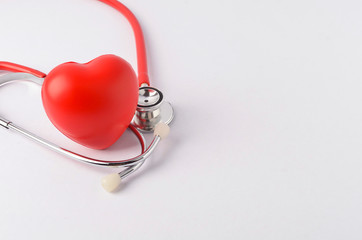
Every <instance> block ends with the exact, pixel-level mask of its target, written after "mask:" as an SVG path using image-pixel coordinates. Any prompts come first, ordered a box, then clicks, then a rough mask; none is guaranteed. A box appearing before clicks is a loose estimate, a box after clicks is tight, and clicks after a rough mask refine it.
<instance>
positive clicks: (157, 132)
mask: <svg viewBox="0 0 362 240" xmlns="http://www.w3.org/2000/svg"><path fill="white" fill-rule="evenodd" d="M18 76H20V75H18V74H14V73H10V74H7V75H3V76H0V86H2V85H5V84H8V83H11V82H15V81H18V79H12V77H18ZM27 77H28V78H27ZM27 77H26V76H24V77H23V78H22V79H21V80H29V81H30V82H33V83H36V84H38V85H41V83H42V79H40V78H37V77H35V76H33V75H32V76H28V75H27ZM29 77H30V78H29ZM143 92H144V91H143V90H141V91H140V93H141V94H140V99H141V100H140V101H142V100H144V98H143ZM141 96H142V97H141ZM136 114H137V113H136ZM149 116H151V115H149ZM158 116H159V114H158V115H157V116H156V117H157V119H161V118H158ZM169 117H170V116H168V118H169ZM172 119H173V111H172V116H171V120H172ZM152 120H153V119H152V118H150V119H149V121H150V122H154V121H152ZM171 120H170V121H169V123H170V122H171ZM0 126H2V127H4V128H5V129H9V130H12V131H15V132H17V133H20V134H21V135H23V136H25V137H27V138H30V139H31V140H33V141H35V142H37V143H39V144H41V145H43V146H45V147H47V148H49V149H51V150H53V151H55V152H57V153H60V154H62V155H64V156H66V157H68V158H71V159H74V160H77V161H80V162H84V163H88V164H92V165H98V166H106V167H125V169H124V170H123V171H121V172H119V173H116V174H110V175H107V176H106V177H104V178H103V179H102V186H103V188H104V189H105V190H107V191H109V192H112V191H114V190H116V189H117V187H118V185H119V184H120V183H121V179H124V178H126V177H128V176H129V175H130V174H132V173H134V172H135V171H137V170H138V169H139V168H140V167H141V166H142V165H143V163H144V162H145V160H146V159H147V158H148V157H150V155H151V154H152V152H153V151H154V150H155V148H156V147H157V145H158V144H159V142H160V141H161V139H163V138H166V137H167V135H168V133H169V126H168V125H167V124H166V123H163V122H160V121H158V122H157V124H156V125H155V126H154V127H153V130H154V138H153V140H152V142H151V143H150V145H149V146H148V147H147V149H146V140H145V138H144V137H143V135H142V133H141V132H140V131H139V130H138V129H137V128H136V127H135V126H133V125H132V124H131V125H130V126H129V128H130V129H131V130H132V131H133V132H134V133H135V134H136V136H137V137H138V139H139V141H140V143H141V147H142V151H141V154H139V155H138V156H136V157H134V158H130V159H125V160H116V161H108V160H101V159H95V158H90V157H87V156H84V155H81V154H78V153H75V152H72V151H70V150H67V149H65V148H62V147H60V146H58V145H56V144H54V143H52V142H49V141H48V140H45V139H43V138H41V137H39V136H37V135H35V134H34V133H32V132H30V131H28V130H26V129H24V128H21V127H19V126H17V125H15V124H14V123H12V122H11V121H9V120H7V119H5V118H3V117H1V116H0Z"/></svg>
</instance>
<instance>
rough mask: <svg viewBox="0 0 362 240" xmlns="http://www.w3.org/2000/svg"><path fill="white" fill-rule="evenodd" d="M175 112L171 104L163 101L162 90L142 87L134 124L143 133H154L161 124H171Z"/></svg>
mask: <svg viewBox="0 0 362 240" xmlns="http://www.w3.org/2000/svg"><path fill="white" fill-rule="evenodd" d="M173 117H174V111H173V108H172V106H171V104H170V103H169V102H165V101H164V100H163V94H162V92H161V91H160V90H158V89H156V88H153V87H141V88H140V89H139V98H138V104H137V109H136V113H135V116H134V118H133V120H132V123H133V125H134V126H135V127H137V128H138V129H139V130H141V131H147V132H150V131H153V130H154V129H155V126H156V125H157V124H158V123H159V122H163V123H166V124H169V123H171V121H172V119H173Z"/></svg>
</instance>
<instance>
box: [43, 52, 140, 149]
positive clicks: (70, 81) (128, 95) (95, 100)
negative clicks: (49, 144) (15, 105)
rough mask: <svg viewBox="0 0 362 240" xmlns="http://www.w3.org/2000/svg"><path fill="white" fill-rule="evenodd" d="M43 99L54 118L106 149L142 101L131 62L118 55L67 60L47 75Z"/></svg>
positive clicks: (82, 140) (78, 137) (68, 131)
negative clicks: (86, 60)
mask: <svg viewBox="0 0 362 240" xmlns="http://www.w3.org/2000/svg"><path fill="white" fill-rule="evenodd" d="M42 99H43V105H44V108H45V111H46V113H47V115H48V117H49V119H50V121H51V122H52V123H53V124H54V125H55V127H56V128H58V129H59V131H61V132H62V133H63V134H64V135H66V136H67V137H69V138H70V139H72V140H74V141H75V142H78V143H79V144H82V145H84V146H86V147H89V148H94V149H104V148H107V147H109V146H111V145H112V144H113V143H114V142H116V141H117V139H118V138H119V137H120V136H121V135H122V134H123V132H124V131H125V130H126V128H127V127H128V125H129V123H130V122H131V120H132V117H133V115H134V113H135V110H136V107H137V101H138V84H137V77H136V74H135V72H134V71H133V69H132V67H131V65H130V64H129V63H127V62H126V61H125V60H123V59H122V58H120V57H117V56H115V55H103V56H100V57H98V58H96V59H94V60H92V61H90V62H89V63H85V64H79V63H75V62H67V63H63V64H61V65H59V66H57V67H56V68H54V69H53V70H52V71H51V72H50V73H49V74H48V75H47V77H46V78H45V80H44V84H43V87H42Z"/></svg>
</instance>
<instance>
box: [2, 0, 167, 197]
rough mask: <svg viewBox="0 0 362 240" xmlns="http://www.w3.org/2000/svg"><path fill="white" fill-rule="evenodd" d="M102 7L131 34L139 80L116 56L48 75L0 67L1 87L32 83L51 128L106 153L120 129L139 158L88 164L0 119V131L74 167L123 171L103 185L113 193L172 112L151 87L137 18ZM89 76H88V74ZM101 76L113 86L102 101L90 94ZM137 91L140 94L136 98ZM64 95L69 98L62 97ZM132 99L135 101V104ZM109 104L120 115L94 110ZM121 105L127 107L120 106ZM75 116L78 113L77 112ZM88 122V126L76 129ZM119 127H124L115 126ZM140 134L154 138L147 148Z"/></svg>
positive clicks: (112, 0) (111, 0) (163, 131)
mask: <svg viewBox="0 0 362 240" xmlns="http://www.w3.org/2000/svg"><path fill="white" fill-rule="evenodd" d="M100 1H101V2H104V3H106V4H108V5H109V6H111V7H113V8H114V9H116V10H118V11H119V12H120V13H122V14H123V15H124V16H125V17H126V18H127V20H128V21H129V22H130V24H131V26H132V28H133V31H134V35H135V40H136V48H137V67H138V76H137V77H135V73H133V70H131V67H129V66H130V65H129V64H128V63H127V62H125V61H124V60H123V59H121V58H119V57H117V56H114V55H104V56H101V57H99V58H97V59H95V60H93V61H91V62H89V63H87V64H83V65H82V64H77V63H73V62H69V63H64V64H61V65H59V66H57V67H56V68H54V69H53V70H52V71H51V72H50V73H49V74H48V75H46V74H44V73H42V72H40V71H38V70H35V69H32V68H29V67H25V66H22V65H18V64H15V63H10V62H0V70H4V71H6V72H5V74H2V75H0V86H3V85H5V84H8V83H11V82H14V81H19V80H25V81H30V82H32V83H35V84H38V85H40V86H42V99H43V105H44V108H45V110H46V112H47V115H48V117H49V118H50V120H51V121H52V123H53V124H54V125H55V126H56V127H57V128H58V129H59V130H61V132H62V133H63V134H65V135H66V136H68V137H69V138H71V139H72V140H75V141H76V142H78V143H80V144H82V145H84V146H87V147H90V148H95V149H103V148H106V147H108V146H109V145H111V144H113V143H114V142H115V141H116V140H117V139H118V137H119V136H118V135H121V134H122V133H123V132H124V130H125V129H124V128H127V127H128V128H129V129H131V130H132V132H133V133H134V134H135V135H136V136H137V138H138V140H139V142H140V144H141V154H140V155H138V156H136V157H133V158H130V159H125V160H118V161H107V160H100V159H95V158H90V157H87V156H83V155H81V154H78V153H75V152H72V151H70V150H67V149H65V148H62V147H60V146H58V145H56V144H54V143H51V142H49V141H47V140H45V139H43V138H41V137H39V136H37V135H35V134H34V133H31V132H29V131H27V130H25V129H23V128H21V127H19V126H17V125H15V124H14V123H12V122H11V121H9V120H6V119H5V118H3V117H0V125H1V126H2V127H4V128H5V129H9V130H13V131H15V132H17V133H20V134H22V135H23V136H26V137H28V138H30V139H32V140H34V141H35V142H37V143H40V144H42V145H43V146H45V147H47V148H49V149H51V150H53V151H55V152H58V153H60V154H63V155H64V156H66V157H69V158H72V159H75V160H77V161H80V162H84V163H88V164H93V165H98V166H106V167H124V169H123V170H122V171H121V172H119V173H113V174H109V175H107V176H105V177H104V178H103V179H102V186H103V188H104V189H105V190H107V191H109V192H112V191H114V190H116V189H117V188H118V186H119V185H120V184H121V181H122V180H123V179H124V178H126V177H127V176H129V175H130V174H132V173H133V172H135V171H136V170H137V169H139V168H140V167H141V166H142V165H143V163H144V162H145V160H146V159H147V158H148V157H149V156H150V155H151V154H152V152H153V151H154V150H155V148H156V147H157V146H158V144H159V143H160V141H161V140H162V139H165V138H166V137H167V135H168V134H169V131H170V128H169V126H168V125H169V124H170V123H171V121H172V120H173V117H174V111H173V108H172V106H171V104H170V103H168V102H166V101H164V98H163V94H162V92H161V91H160V90H158V89H156V88H153V87H150V86H149V79H148V69H147V61H146V49H145V43H144V38H143V33H142V29H141V27H140V24H139V22H138V21H137V19H136V17H135V16H134V15H133V13H132V12H131V11H130V10H129V9H128V8H127V7H125V6H124V5H123V4H121V3H120V2H118V1H117V0H100ZM127 64H128V65H127ZM83 72H84V73H83ZM89 72H90V73H92V74H88V73H89ZM97 74H98V75H97ZM95 76H96V77H95ZM103 76H107V78H106V77H105V78H106V80H107V81H108V82H110V83H111V84H113V85H112V86H113V87H107V86H105V90H104V91H105V93H104V95H103V96H105V97H104V98H101V97H99V94H98V92H97V91H96V89H94V88H93V89H92V87H91V86H92V83H91V81H101V80H102V79H101V80H99V78H102V77H103ZM89 80H91V81H90V83H89V82H85V84H83V85H81V84H82V83H83V82H82V81H89ZM135 80H138V83H134V82H135ZM135 84H138V86H136V85H135ZM94 85H95V84H94ZM135 86H136V88H135ZM79 87H84V90H82V93H81V94H79V91H78V92H77V89H79ZM138 87H139V88H138ZM134 89H136V90H134ZM118 90H121V91H123V95H124V96H123V95H122V96H119V95H117V91H118ZM137 90H138V92H135V91H137ZM62 91H63V92H62ZM64 91H68V92H66V94H64ZM72 91H73V92H72ZM83 92H85V93H83ZM64 95H66V96H64ZM134 96H136V97H138V101H137V99H135V97H134ZM122 97H123V99H122ZM125 97H128V98H125ZM129 98H131V99H129ZM87 101H88V103H89V102H92V104H93V105H92V106H88V105H87ZM107 101H108V102H107ZM112 101H113V102H115V103H121V105H120V106H119V112H120V113H118V109H117V111H113V112H112V111H111V110H112V109H111V108H110V110H109V111H108V109H107V111H105V110H104V109H100V107H99V106H98V105H100V106H102V104H105V105H104V106H107V108H108V105H112V104H113V102H112ZM122 101H123V102H125V103H124V104H123V103H122ZM107 104H108V105H107ZM113 108H114V107H113ZM77 110H79V111H78V112H77ZM122 111H123V112H122ZM130 111H131V112H132V111H133V112H132V116H130V114H129V112H130ZM64 113H68V114H64ZM99 113H101V114H104V116H97V115H96V114H98V115H99ZM88 117H89V119H90V121H89V122H88V121H87V122H86V123H84V124H82V123H78V122H79V121H80V120H82V119H83V120H84V119H85V118H88ZM102 117H104V118H106V119H107V121H108V122H107V121H106V122H105V123H103V122H102V123H99V124H98V121H97V120H98V119H102ZM92 121H93V122H92ZM117 121H119V122H122V124H118V122H117ZM107 124H108V125H109V126H107ZM125 124H127V126H125ZM73 125H74V126H73ZM93 126H99V127H98V128H99V129H100V130H99V131H98V130H97V129H93V128H92V127H93ZM141 132H145V133H147V132H153V134H154V137H153V140H152V141H151V143H150V144H149V145H148V146H147V144H146V140H145V138H144V136H143V134H142V133H141ZM107 134H108V135H107ZM117 134H118V135H117Z"/></svg>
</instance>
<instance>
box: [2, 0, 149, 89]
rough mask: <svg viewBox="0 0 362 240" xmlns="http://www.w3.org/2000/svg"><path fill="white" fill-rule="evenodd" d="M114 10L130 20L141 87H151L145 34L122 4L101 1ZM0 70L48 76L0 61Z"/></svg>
mask: <svg viewBox="0 0 362 240" xmlns="http://www.w3.org/2000/svg"><path fill="white" fill-rule="evenodd" d="M99 1H101V2H103V3H105V4H107V5H109V6H111V7H112V8H114V9H116V10H117V11H118V12H120V13H122V14H123V16H124V17H125V18H126V19H127V20H128V22H129V23H130V24H131V27H132V29H133V33H134V36H135V42H136V50H137V70H138V83H139V86H141V85H143V84H147V85H148V86H149V85H150V81H149V77H148V67H147V56H146V45H145V40H144V37H143V32H142V28H141V25H140V24H139V22H138V20H137V18H136V16H135V15H134V14H133V13H132V12H131V11H130V10H129V9H128V8H127V7H126V6H125V5H123V4H122V3H120V2H118V1H117V0H99ZM0 70H5V71H11V72H23V73H30V74H33V75H34V76H37V77H40V78H44V77H45V76H46V74H45V73H42V72H40V71H38V70H35V69H32V68H29V67H25V66H22V65H19V64H15V63H11V62H1V61H0Z"/></svg>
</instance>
